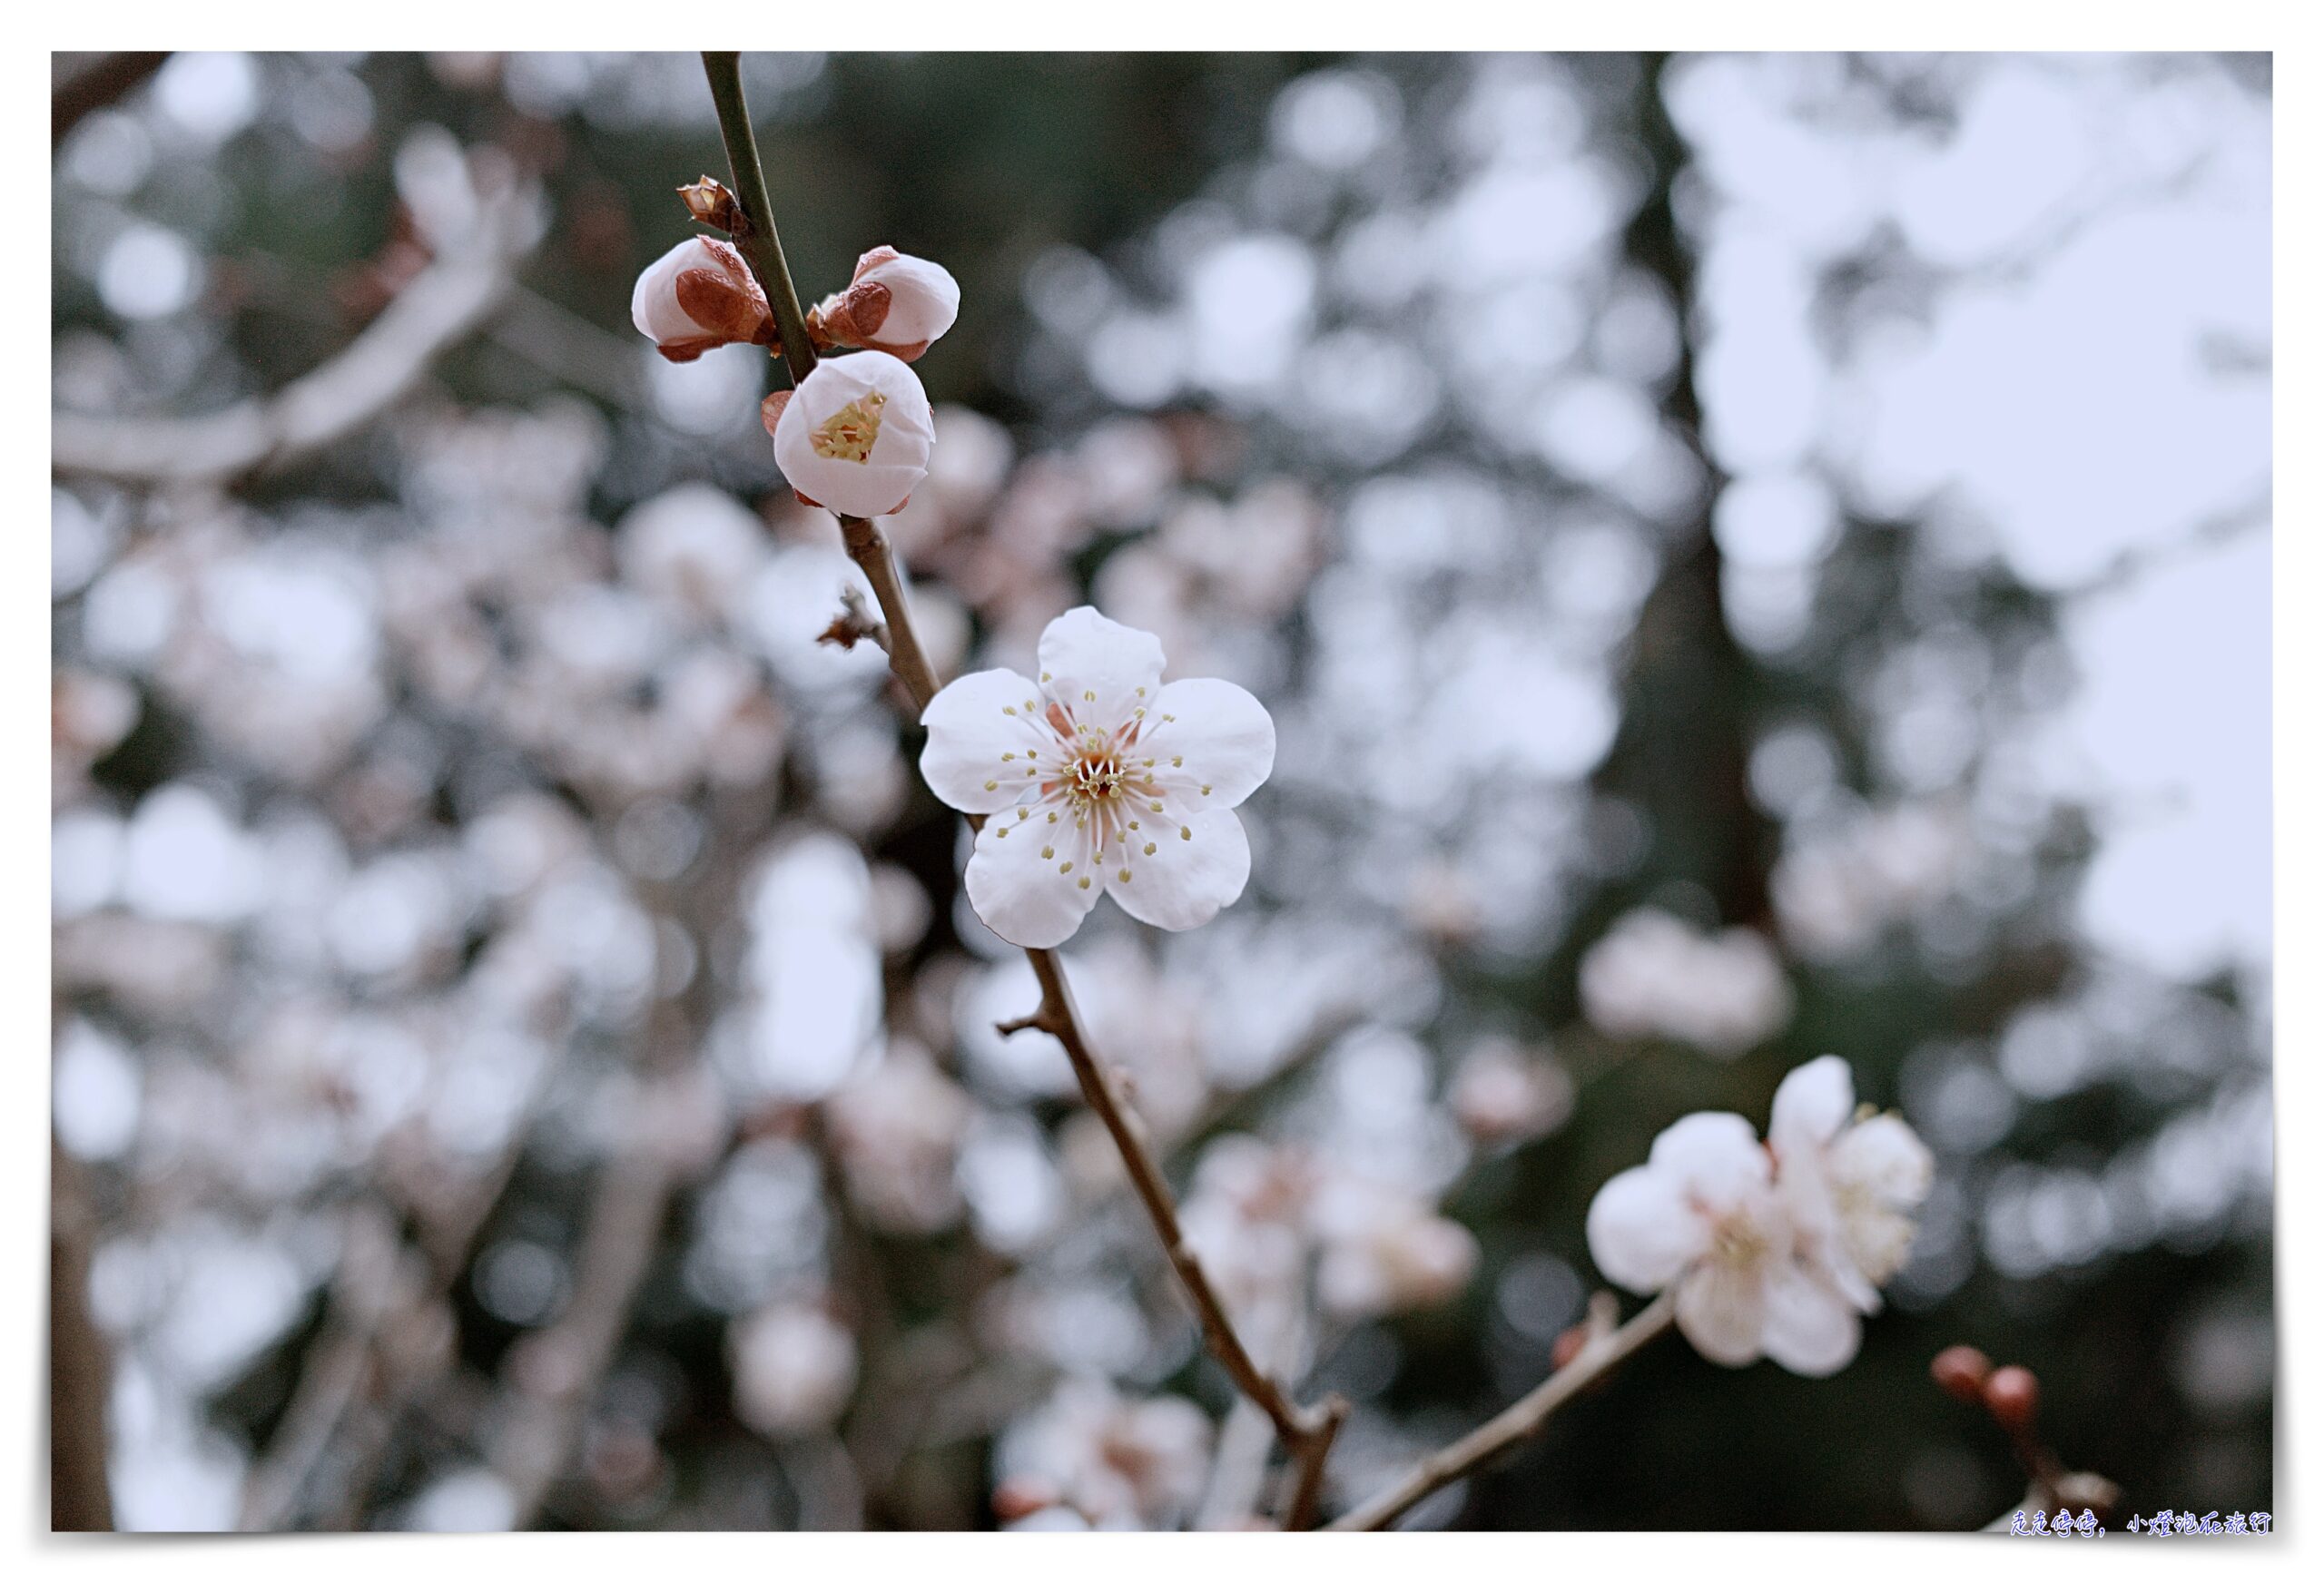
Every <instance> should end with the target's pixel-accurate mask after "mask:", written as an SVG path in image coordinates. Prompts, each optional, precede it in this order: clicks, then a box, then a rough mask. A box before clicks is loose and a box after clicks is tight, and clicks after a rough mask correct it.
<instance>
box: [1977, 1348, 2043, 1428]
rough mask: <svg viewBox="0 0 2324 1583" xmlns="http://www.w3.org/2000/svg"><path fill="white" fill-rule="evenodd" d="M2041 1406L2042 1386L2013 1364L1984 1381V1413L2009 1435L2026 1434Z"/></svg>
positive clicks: (2029, 1372) (2031, 1373)
mask: <svg viewBox="0 0 2324 1583" xmlns="http://www.w3.org/2000/svg"><path fill="white" fill-rule="evenodd" d="M2041 1404H2042V1382H2041V1381H2039V1380H2036V1379H2035V1378H2034V1377H2033V1370H2031V1369H2023V1368H2020V1367H2018V1365H2016V1364H2015V1363H2011V1364H2009V1365H2008V1366H2006V1367H2005V1368H2000V1369H1995V1370H1994V1372H1993V1373H1992V1374H1991V1375H1990V1376H1989V1377H1988V1378H1987V1379H1986V1381H1985V1411H1987V1412H1990V1413H1992V1414H1993V1415H1994V1422H1996V1423H1998V1424H2000V1425H2001V1426H2002V1428H2004V1429H2005V1430H2007V1431H2009V1432H2010V1433H2012V1434H2028V1433H2031V1432H2032V1431H2033V1414H2034V1411H2035V1410H2036V1409H2037V1408H2039V1407H2040V1406H2041Z"/></svg>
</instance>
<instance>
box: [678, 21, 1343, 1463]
mask: <svg viewBox="0 0 2324 1583" xmlns="http://www.w3.org/2000/svg"><path fill="white" fill-rule="evenodd" d="M702 60H703V70H704V74H706V75H707V76H708V78H709V80H710V91H711V97H712V98H713V99H714V100H715V101H716V103H717V107H718V124H719V131H720V133H721V134H722V135H723V137H724V141H725V144H726V156H727V163H728V166H729V169H730V171H731V173H732V174H733V177H734V196H735V198H736V200H737V201H738V202H740V203H741V205H742V208H743V218H744V220H745V221H747V225H748V229H747V230H746V231H742V232H738V233H735V234H734V241H735V245H736V246H737V247H738V248H739V249H740V250H741V251H742V254H743V260H744V261H745V262H747V263H748V264H749V265H750V267H751V272H752V274H753V276H755V277H756V278H757V280H758V283H759V286H760V289H761V290H763V291H764V292H765V293H766V299H767V302H768V304H769V306H770V307H771V308H772V309H773V312H774V317H775V324H776V328H777V329H778V331H779V332H780V334H781V337H782V342H783V360H784V362H785V363H786V364H787V365H788V367H789V369H790V372H791V378H792V381H793V384H794V385H795V384H796V383H797V382H799V381H800V380H803V379H805V378H806V377H807V375H808V374H809V373H811V372H812V371H813V369H814V366H815V349H814V346H813V343H812V339H811V338H810V337H809V335H808V333H807V326H806V320H805V317H804V315H803V314H802V312H801V311H800V308H799V297H798V292H797V290H795V289H794V288H793V285H792V282H791V276H790V270H789V269H788V267H787V266H786V265H785V264H784V263H783V249H782V244H781V242H780V241H778V240H777V238H776V234H775V229H774V219H773V213H772V212H771V209H770V204H769V201H768V198H767V192H766V178H765V175H764V173H763V172H762V170H761V169H760V165H759V156H758V145H757V141H756V139H755V137H754V136H753V133H752V131H751V120H750V109H749V106H748V104H747V103H745V101H744V99H743V84H742V74H741V66H740V57H739V56H738V55H736V54H732V53H728V52H715V53H714V52H710V51H705V52H704V54H703V57H702ZM839 522H840V530H841V535H842V538H843V540H844V541H845V543H846V546H847V553H848V556H849V557H850V558H851V559H852V560H853V561H854V562H855V564H856V565H858V566H860V567H861V568H862V571H863V575H864V576H865V578H866V579H867V580H868V581H869V582H870V583H871V585H872V595H873V596H874V597H875V598H876V599H878V601H879V603H880V613H881V616H882V617H883V618H884V620H885V622H886V624H887V630H888V645H887V646H888V658H889V664H890V667H891V669H892V670H893V671H894V673H895V675H896V679H897V680H898V681H899V682H901V683H902V684H903V687H904V690H905V692H907V693H910V694H911V700H912V703H914V705H915V706H916V707H917V709H919V710H925V709H926V708H927V707H928V705H929V703H930V702H931V700H933V699H934V698H935V696H936V694H937V692H938V690H939V688H940V682H939V680H938V678H937V675H936V670H935V667H934V666H933V665H931V664H930V663H929V660H928V654H927V651H926V650H925V649H924V648H922V647H921V642H920V636H919V631H918V629H917V627H916V626H915V625H914V624H913V622H912V618H911V601H910V598H909V596H908V595H907V592H906V588H905V585H904V576H903V570H902V568H901V565H898V563H897V560H896V554H895V549H894V546H892V545H891V544H890V543H889V541H888V536H887V533H886V531H885V530H884V529H883V528H881V526H880V525H879V524H878V523H876V522H870V521H866V520H865V519H863V518H862V517H854V516H841V517H840V519H839ZM970 822H971V823H972V824H973V823H975V822H977V821H975V820H973V819H971V821H970ZM1025 955H1026V958H1027V959H1028V960H1029V961H1030V962H1031V963H1032V966H1033V973H1034V976H1035V978H1038V979H1039V983H1040V987H1041V1001H1040V1005H1039V1008H1037V1009H1036V1010H1035V1011H1034V1012H1033V1013H1032V1014H1031V1015H1030V1016H1029V1017H1026V1018H1019V1019H1017V1020H1016V1021H1015V1022H1013V1023H1008V1024H1003V1025H1002V1030H1003V1031H1004V1032H1009V1031H1014V1030H1021V1029H1025V1028H1036V1027H1037V1028H1039V1029H1040V1030H1041V1031H1043V1032H1045V1033H1048V1034H1049V1035H1050V1036H1051V1037H1054V1038H1056V1039H1057V1041H1058V1042H1059V1044H1061V1045H1063V1046H1064V1047H1065V1052H1066V1056H1067V1057H1068V1059H1069V1060H1070V1061H1071V1062H1072V1064H1073V1075H1074V1077H1075V1080H1076V1081H1077V1082H1078V1083H1079V1085H1080V1086H1081V1095H1082V1098H1083V1100H1084V1101H1085V1102H1086V1103H1087V1104H1088V1106H1089V1108H1090V1109H1092V1110H1094V1111H1096V1112H1097V1113H1098V1119H1099V1120H1100V1121H1102V1122H1103V1123H1104V1124H1105V1126H1106V1131H1107V1132H1108V1134H1109V1135H1110V1136H1112V1138H1113V1140H1114V1146H1115V1148H1116V1149H1117V1150H1118V1152H1119V1153H1120V1155H1121V1158H1122V1165H1123V1167H1124V1169H1125V1170H1127V1171H1128V1175H1129V1179H1130V1185H1131V1186H1132V1187H1133V1188H1134V1189H1135V1190H1136V1191H1137V1196H1138V1200H1139V1202H1140V1203H1141V1204H1144V1205H1145V1207H1146V1213H1147V1219H1148V1220H1150V1221H1151V1222H1152V1223H1153V1225H1154V1232H1155V1235H1156V1236H1157V1238H1159V1239H1160V1241H1161V1244H1162V1249H1163V1253H1164V1254H1165V1255H1166V1256H1167V1258H1168V1259H1169V1262H1170V1267H1171V1269H1172V1270H1173V1271H1175V1272H1176V1273H1177V1277H1178V1283H1179V1285H1180V1286H1181V1287H1182V1288H1183V1289H1184V1290H1185V1292H1186V1294H1187V1301H1188V1302H1189V1303H1192V1304H1193V1306H1194V1310H1195V1317H1196V1320H1197V1321H1198V1322H1200V1324H1201V1326H1202V1332H1203V1340H1204V1343H1205V1345H1206V1347H1207V1348H1208V1349H1209V1351H1210V1352H1211V1355H1212V1356H1213V1357H1215V1358H1216V1359H1217V1360H1218V1362H1219V1363H1220V1364H1221V1366H1223V1367H1224V1368H1225V1369H1226V1372H1227V1374H1228V1376H1229V1377H1230V1378H1231V1379H1233V1381H1235V1386H1236V1390H1238V1391H1241V1392H1242V1393H1243V1394H1244V1395H1245V1396H1246V1397H1248V1398H1249V1399H1250V1400H1251V1401H1255V1402H1256V1403H1257V1404H1258V1406H1259V1408H1260V1410H1261V1411H1264V1412H1265V1414H1266V1415H1267V1418H1268V1421H1270V1422H1272V1423H1273V1424H1274V1425H1275V1438H1276V1439H1277V1440H1280V1441H1281V1442H1282V1444H1283V1447H1284V1450H1285V1453H1286V1454H1287V1455H1288V1456H1289V1457H1290V1458H1291V1460H1292V1461H1293V1463H1294V1465H1295V1467H1298V1468H1300V1469H1301V1470H1302V1471H1301V1473H1300V1476H1299V1477H1300V1481H1301V1483H1302V1484H1303V1485H1314V1484H1315V1483H1316V1482H1317V1481H1319V1480H1320V1479H1321V1470H1322V1465H1323V1460H1324V1457H1325V1456H1326V1455H1327V1454H1328V1453H1329V1451H1330V1449H1331V1443H1332V1440H1333V1438H1334V1436H1336V1435H1337V1434H1338V1432H1339V1425H1340V1423H1341V1421H1343V1420H1344V1417H1345V1416H1346V1411H1347V1408H1346V1404H1345V1403H1344V1402H1342V1401H1337V1399H1334V1400H1333V1401H1327V1402H1324V1403H1320V1404H1317V1405H1315V1406H1302V1405H1301V1404H1300V1403H1298V1402H1297V1401H1295V1400H1293V1398H1292V1396H1291V1394H1290V1392H1289V1391H1286V1390H1285V1388H1284V1387H1283V1385H1282V1384H1281V1383H1279V1382H1278V1381H1275V1379H1273V1378H1272V1377H1270V1376H1269V1375H1268V1374H1267V1373H1266V1372H1265V1371H1264V1370H1262V1369H1261V1368H1260V1367H1259V1366H1258V1364H1257V1363H1256V1362H1255V1361H1254V1360H1253V1358H1252V1356H1251V1352H1250V1349H1249V1348H1248V1347H1247V1346H1246V1345H1245V1343H1244V1342H1243V1339H1242V1337H1241V1336H1240V1335H1239V1334H1238V1333H1237V1332H1236V1329H1235V1324H1234V1322H1233V1320H1232V1319H1230V1318H1229V1317H1228V1315H1227V1313H1226V1305H1225V1304H1224V1303H1221V1302H1220V1301H1219V1298H1218V1293H1216V1290H1214V1289H1213V1288H1212V1286H1211V1284H1210V1278H1209V1276H1208V1275H1207V1274H1206V1273H1205V1272H1204V1270H1203V1267H1202V1262H1201V1261H1200V1260H1199V1259H1197V1258H1196V1256H1195V1254H1194V1250H1193V1249H1191V1248H1189V1247H1188V1246H1187V1243H1186V1238H1185V1236H1184V1234H1183V1233H1182V1232H1181V1229H1180V1227H1179V1224H1178V1210H1177V1199H1176V1198H1175V1197H1174V1196H1173V1195H1172V1194H1171V1191H1170V1185H1169V1183H1168V1181H1167V1178H1165V1176H1164V1175H1163V1174H1162V1168H1161V1166H1160V1165H1159V1164H1158V1163H1157V1161H1156V1159H1155V1155H1154V1153H1153V1150H1152V1149H1151V1148H1150V1147H1149V1146H1148V1145H1147V1138H1146V1132H1145V1127H1144V1126H1143V1125H1142V1124H1141V1123H1140V1122H1139V1121H1138V1120H1137V1116H1136V1115H1135V1113H1133V1112H1132V1111H1131V1110H1130V1108H1129V1106H1128V1105H1127V1104H1126V1103H1124V1101H1123V1099H1122V1097H1121V1096H1120V1095H1119V1094H1118V1092H1117V1091H1116V1089H1115V1087H1114V1086H1113V1084H1112V1082H1111V1081H1110V1080H1109V1078H1108V1075H1107V1069H1106V1068H1105V1067H1103V1066H1102V1065H1101V1064H1100V1062H1099V1060H1098V1056H1097V1053H1096V1051H1095V1050H1094V1049H1093V1048H1092V1047H1091V1046H1090V1043H1089V1038H1088V1034H1087V1032H1086V1031H1084V1029H1083V1027H1082V1026H1081V1019H1080V1017H1079V1015H1078V1012H1077V1011H1076V1010H1075V1008H1074V1005H1073V993H1072V990H1071V989H1070V988H1068V986H1067V983H1066V979H1065V968H1064V965H1063V964H1062V963H1061V962H1060V961H1059V959H1058V957H1057V954H1056V953H1055V952H1054V951H1049V950H1028V951H1027V952H1026V953H1025ZM1295 1505H1296V1501H1295Z"/></svg>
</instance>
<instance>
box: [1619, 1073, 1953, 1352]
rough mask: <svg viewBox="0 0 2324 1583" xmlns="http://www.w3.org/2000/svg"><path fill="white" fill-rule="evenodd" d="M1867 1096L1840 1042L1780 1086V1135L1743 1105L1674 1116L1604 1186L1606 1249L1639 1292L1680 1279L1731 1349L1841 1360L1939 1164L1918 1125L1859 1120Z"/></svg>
mask: <svg viewBox="0 0 2324 1583" xmlns="http://www.w3.org/2000/svg"><path fill="white" fill-rule="evenodd" d="M1854 1103H1855V1086H1854V1084H1853V1083H1852V1081H1851V1080H1850V1078H1849V1077H1848V1069H1847V1064H1846V1062H1844V1061H1842V1060H1841V1059H1840V1058H1839V1057H1837V1056H1825V1057H1820V1058H1818V1059H1817V1060H1813V1061H1810V1062H1808V1063H1807V1065H1806V1066H1804V1067H1798V1068H1797V1070H1795V1071H1793V1072H1792V1074H1791V1075H1790V1076H1789V1077H1786V1078H1785V1079H1784V1080H1783V1083H1782V1085H1781V1086H1779V1087H1778V1088H1777V1091H1776V1099H1775V1106H1774V1114H1773V1116H1772V1119H1771V1121H1770V1123H1769V1126H1768V1133H1769V1138H1768V1144H1767V1145H1766V1146H1762V1145H1760V1143H1759V1141H1758V1138H1757V1137H1756V1136H1753V1134H1752V1131H1751V1126H1750V1124H1749V1123H1748V1122H1747V1121H1745V1120H1744V1119H1743V1118H1742V1117H1741V1116H1731V1115H1727V1114H1724V1113H1714V1112H1709V1111H1706V1112H1701V1113H1699V1114H1697V1115H1694V1116H1686V1117H1684V1118H1682V1119H1681V1120H1679V1121H1677V1122H1674V1123H1673V1124H1671V1125H1670V1126H1669V1127H1667V1128H1665V1129H1664V1130H1663V1132H1662V1135H1661V1136H1659V1137H1657V1138H1656V1139H1655V1140H1654V1146H1653V1148H1652V1149H1651V1150H1650V1151H1649V1154H1648V1155H1647V1162H1646V1164H1645V1165H1640V1166H1637V1167H1636V1168H1634V1169H1631V1170H1628V1171H1624V1172H1622V1173H1621V1174H1620V1175H1618V1176H1616V1177H1614V1178H1613V1180H1611V1181H1610V1182H1608V1183H1607V1184H1606V1185H1605V1186H1603V1187H1601V1188H1600V1189H1599V1190H1598V1196H1597V1197H1596V1198H1595V1199H1594V1200H1593V1201H1592V1202H1591V1203H1590V1218H1589V1236H1590V1257H1591V1258H1592V1259H1594V1260H1596V1261H1597V1263H1598V1267H1599V1269H1600V1271H1602V1272H1603V1273H1605V1275H1606V1277H1607V1279H1609V1280H1610V1281H1612V1282H1614V1283H1616V1284H1617V1285H1620V1286H1626V1287H1628V1288H1630V1290H1631V1291H1633V1292H1641V1293H1644V1292H1658V1291H1661V1290H1664V1289H1666V1288H1673V1287H1675V1288H1676V1290H1677V1293H1678V1321H1679V1331H1680V1332H1681V1333H1683V1334H1684V1335H1685V1336H1686V1338H1687V1339H1688V1340H1689V1342H1693V1343H1694V1345H1695V1349H1696V1350H1697V1351H1698V1352H1701V1353H1702V1354H1703V1355H1704V1356H1705V1357H1707V1358H1709V1359H1711V1360H1712V1361H1713V1362H1720V1363H1727V1364H1730V1365H1733V1366H1738V1367H1739V1366H1741V1365H1742V1364H1745V1363H1748V1362H1751V1361H1753V1360H1754V1359H1755V1358H1758V1357H1760V1356H1762V1355H1764V1356H1767V1357H1769V1358H1772V1359H1774V1360H1775V1361H1776V1362H1778V1363H1781V1364H1782V1365H1783V1366H1784V1367H1785V1368H1787V1369H1789V1370H1791V1371H1792V1372H1794V1373H1797V1374H1807V1375H1811V1376H1816V1377H1819V1378H1820V1377H1822V1376H1824V1375H1827V1374H1832V1373H1836V1372H1838V1371H1839V1370H1840V1369H1842V1368H1844V1367H1846V1364H1847V1362H1848V1361H1849V1360H1850V1359H1852V1358H1854V1357H1855V1356H1856V1346H1857V1344H1858V1342H1859V1341H1860V1340H1861V1337H1862V1324H1861V1321H1860V1320H1859V1318H1858V1315H1859V1314H1865V1313H1874V1312H1875V1311H1876V1310H1877V1309H1878V1308H1879V1306H1880V1300H1879V1288H1880V1286H1881V1285H1882V1284H1883V1283H1886V1281H1887V1280H1888V1279H1889V1278H1890V1277H1892V1276H1893V1275H1895V1274H1896V1272H1897V1270H1898V1269H1900V1268H1901V1267H1902V1266H1903V1264H1904V1262H1905V1253H1906V1251H1907V1250H1908V1249H1909V1248H1910V1246H1911V1244H1912V1240H1913V1221H1912V1216H1911V1213H1910V1212H1911V1211H1912V1210H1913V1209H1914V1208H1915V1207H1917V1206H1918V1205H1919V1204H1920V1202H1921V1201H1922V1199H1924V1198H1925V1197H1926V1196H1927V1194H1928V1185H1929V1175H1930V1160H1929V1154H1928V1150H1927V1149H1926V1147H1925V1146H1924V1145H1922V1143H1921V1141H1920V1139H1919V1138H1917V1137H1915V1136H1914V1135H1913V1130H1912V1128H1910V1127H1909V1126H1905V1123H1904V1122H1903V1120H1901V1119H1900V1118H1898V1117H1896V1116H1865V1117H1858V1118H1856V1119H1855V1120H1853V1121H1851V1119H1850V1107H1851V1106H1853V1104H1854Z"/></svg>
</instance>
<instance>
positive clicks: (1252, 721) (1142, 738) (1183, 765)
mask: <svg viewBox="0 0 2324 1583" xmlns="http://www.w3.org/2000/svg"><path fill="white" fill-rule="evenodd" d="M1136 752H1137V756H1138V757H1139V758H1141V759H1152V760H1153V761H1154V765H1153V774H1154V776H1155V778H1156V780H1157V782H1159V783H1160V784H1163V785H1166V786H1171V787H1184V788H1186V789H1187V790H1189V791H1193V792H1194V794H1195V795H1196V798H1197V799H1199V800H1201V801H1203V802H1205V803H1206V805H1207V806H1209V807H1213V808H1232V807H1234V806H1235V805H1236V803H1238V802H1240V801H1243V799H1245V798H1246V797H1248V796H1249V795H1250V794H1251V793H1252V792H1253V791H1256V790H1257V788H1258V786H1259V783H1260V782H1263V781H1265V779H1266V778H1267V773H1268V772H1269V771H1271V770H1273V769H1274V768H1275V722H1274V721H1273V720H1272V719H1270V718H1269V717H1268V714H1267V712H1266V709H1265V705H1263V704H1261V703H1259V701H1258V700H1257V699H1256V698H1254V697H1252V696H1251V695H1250V693H1247V692H1246V691H1245V690H1244V689H1242V688H1240V687H1237V686H1236V684H1235V683H1232V682H1220V681H1216V680H1214V679H1212V678H1209V677H1202V678H1198V679H1196V680H1191V681H1184V682H1173V683H1170V684H1169V685H1168V686H1167V687H1165V688H1163V689H1162V690H1161V691H1160V692H1159V693H1157V694H1156V695H1155V701H1154V703H1151V704H1149V705H1147V711H1146V721H1145V724H1144V726H1143V728H1142V730H1141V731H1140V733H1139V735H1138V741H1137V749H1136Z"/></svg>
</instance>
